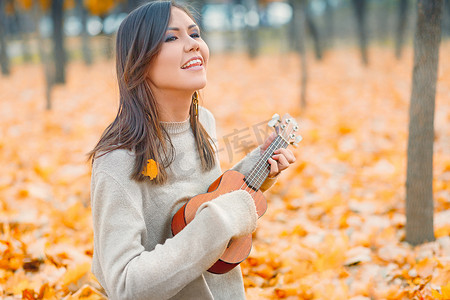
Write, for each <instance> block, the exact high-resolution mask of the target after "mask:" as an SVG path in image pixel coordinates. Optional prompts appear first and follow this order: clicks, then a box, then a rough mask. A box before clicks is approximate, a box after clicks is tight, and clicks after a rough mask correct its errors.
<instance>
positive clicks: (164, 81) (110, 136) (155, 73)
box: [90, 1, 295, 299]
mask: <svg viewBox="0 0 450 300" xmlns="http://www.w3.org/2000/svg"><path fill="white" fill-rule="evenodd" d="M116 48H117V50H116V51H117V54H116V56H117V57H116V64H117V78H118V84H119V91H120V107H119V111H118V113H117V116H116V118H115V120H114V121H113V122H112V123H111V124H110V125H109V126H108V128H107V129H106V130H105V132H104V133H103V135H102V137H101V138H100V141H99V143H98V144H97V145H96V147H95V148H94V149H93V150H92V152H91V153H90V158H91V159H92V161H93V168H92V182H91V204H92V214H93V226H94V257H93V263H92V272H93V273H94V275H95V276H96V277H97V279H98V280H99V282H100V284H101V285H102V287H103V288H104V289H105V291H106V292H107V294H108V297H109V298H111V299H168V298H173V299H213V298H214V299H244V298H245V293H244V287H243V281H242V275H241V271H240V268H239V267H236V268H234V269H233V270H231V271H230V272H228V273H226V274H223V275H215V274H212V273H209V272H206V270H207V269H208V268H209V267H211V265H213V264H214V263H215V262H216V261H217V259H218V258H219V257H220V256H221V254H222V253H223V251H224V250H225V249H226V247H227V244H228V242H229V240H230V239H231V238H232V237H237V236H242V235H245V234H250V233H251V232H253V231H254V230H255V228H256V220H257V214H256V210H255V205H254V202H253V200H252V197H251V196H250V194H249V193H248V192H246V191H244V190H239V191H233V192H229V193H227V194H224V195H221V196H219V197H217V198H215V199H213V200H211V201H209V202H207V203H205V204H203V205H202V206H201V207H200V208H199V209H198V211H197V214H196V217H195V219H194V220H193V221H192V222H191V223H189V224H188V225H187V226H186V227H185V228H184V229H183V230H182V231H181V232H180V233H179V234H177V235H176V236H175V237H173V236H172V234H171V231H170V228H171V226H170V225H171V219H172V216H173V215H174V214H175V213H176V212H177V210H178V209H179V208H180V207H181V206H182V205H183V204H184V203H185V202H186V197H193V196H195V195H197V194H200V193H204V192H206V190H207V188H208V186H209V185H210V184H211V183H212V182H213V181H214V180H215V179H216V178H218V177H219V176H220V175H221V174H222V172H221V170H220V166H219V162H218V158H217V155H216V153H215V152H214V149H213V140H215V139H216V131H215V121H214V117H213V116H212V114H211V113H210V112H209V111H208V110H206V109H205V108H203V107H198V104H197V101H198V100H197V99H196V97H193V95H197V93H196V91H197V90H199V89H202V88H203V87H204V86H205V85H206V67H207V64H208V58H209V50H208V47H207V45H206V44H205V42H204V41H203V40H202V39H201V37H200V30H199V28H198V26H197V25H196V24H195V22H194V20H193V18H192V17H191V15H190V14H189V13H188V11H187V10H186V9H184V8H183V7H181V6H179V5H178V4H175V3H173V2H167V1H166V2H150V3H148V4H145V5H143V6H141V7H139V8H137V9H136V10H134V11H133V12H131V13H130V14H129V15H128V16H127V18H125V20H124V21H123V22H122V24H121V25H120V27H119V30H118V32H117V41H116ZM193 98H194V99H193ZM273 138H274V136H272V137H270V138H269V139H268V140H267V141H266V142H265V143H264V145H261V146H260V147H258V148H256V149H255V150H254V151H252V152H251V153H250V154H249V155H248V156H247V157H246V158H244V159H243V160H242V161H241V162H239V163H238V164H237V165H236V166H235V167H234V169H235V170H237V171H240V172H241V173H244V174H245V173H246V172H248V171H249V170H250V168H251V167H252V166H253V165H254V163H255V162H256V161H257V159H258V157H259V156H260V154H261V152H262V151H264V149H265V148H267V146H268V145H269V144H270V142H271V141H272V140H273ZM149 160H153V161H155V162H156V166H157V171H158V172H157V176H156V177H155V178H152V177H147V176H145V174H146V173H145V172H143V170H144V169H145V168H146V166H147V162H148V161H149ZM294 160H295V158H294V155H293V154H292V152H290V151H289V150H286V149H280V150H277V151H276V155H274V156H273V159H269V163H270V174H269V176H270V177H272V178H268V179H267V180H266V181H265V182H264V184H263V185H262V186H261V190H262V191H264V190H266V189H267V188H268V187H270V186H271V185H272V184H273V183H274V181H275V180H276V179H275V178H273V177H275V176H276V175H277V174H279V172H280V171H281V170H283V169H285V168H287V167H288V165H289V164H290V163H292V162H294Z"/></svg>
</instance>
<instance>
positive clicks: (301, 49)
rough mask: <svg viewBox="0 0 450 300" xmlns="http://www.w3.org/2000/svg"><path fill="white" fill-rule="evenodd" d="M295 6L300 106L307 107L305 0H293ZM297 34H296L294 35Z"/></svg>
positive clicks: (294, 25) (291, 27)
mask: <svg viewBox="0 0 450 300" xmlns="http://www.w3.org/2000/svg"><path fill="white" fill-rule="evenodd" d="M290 3H291V5H292V8H293V16H292V21H291V22H292V24H291V25H290V32H291V36H293V40H294V44H293V45H294V46H295V49H296V50H297V52H298V53H299V55H300V69H301V73H300V74H301V75H300V76H301V79H300V80H301V83H300V107H301V108H302V110H304V109H305V108H306V104H307V102H306V91H307V84H308V61H307V59H306V46H305V44H306V41H305V36H306V16H305V9H306V5H305V4H306V3H305V0H292V1H291V2H290ZM292 34H295V35H292Z"/></svg>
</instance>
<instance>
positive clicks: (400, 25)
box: [395, 0, 409, 59]
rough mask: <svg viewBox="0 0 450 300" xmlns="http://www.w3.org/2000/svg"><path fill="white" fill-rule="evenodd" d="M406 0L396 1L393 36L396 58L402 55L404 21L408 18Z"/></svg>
mask: <svg viewBox="0 0 450 300" xmlns="http://www.w3.org/2000/svg"><path fill="white" fill-rule="evenodd" d="M408 2H409V1H408V0H400V1H399V2H398V20H397V35H396V38H395V57H396V58H397V59H400V58H401V56H402V49H403V42H404V40H405V29H406V22H407V18H408Z"/></svg>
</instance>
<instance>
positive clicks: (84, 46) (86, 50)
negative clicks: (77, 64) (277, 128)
mask: <svg viewBox="0 0 450 300" xmlns="http://www.w3.org/2000/svg"><path fill="white" fill-rule="evenodd" d="M77 9H78V13H79V15H80V21H81V52H82V53H83V60H84V63H85V64H86V65H88V66H89V65H91V64H92V52H91V46H90V38H89V33H88V31H87V20H88V11H87V9H86V8H85V7H84V5H83V0H77Z"/></svg>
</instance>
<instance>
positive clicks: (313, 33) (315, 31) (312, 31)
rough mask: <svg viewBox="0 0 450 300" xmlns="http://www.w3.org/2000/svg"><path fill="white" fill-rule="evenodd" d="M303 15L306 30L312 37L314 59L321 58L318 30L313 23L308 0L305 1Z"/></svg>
mask: <svg viewBox="0 0 450 300" xmlns="http://www.w3.org/2000/svg"><path fill="white" fill-rule="evenodd" d="M305 17H306V24H307V25H308V31H309V33H310V34H311V37H312V38H313V41H314V53H315V55H316V59H317V60H321V59H322V47H321V45H320V38H319V30H318V29H317V26H316V24H315V23H314V19H313V16H312V13H311V10H310V7H309V3H308V1H307V2H306V3H305Z"/></svg>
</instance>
